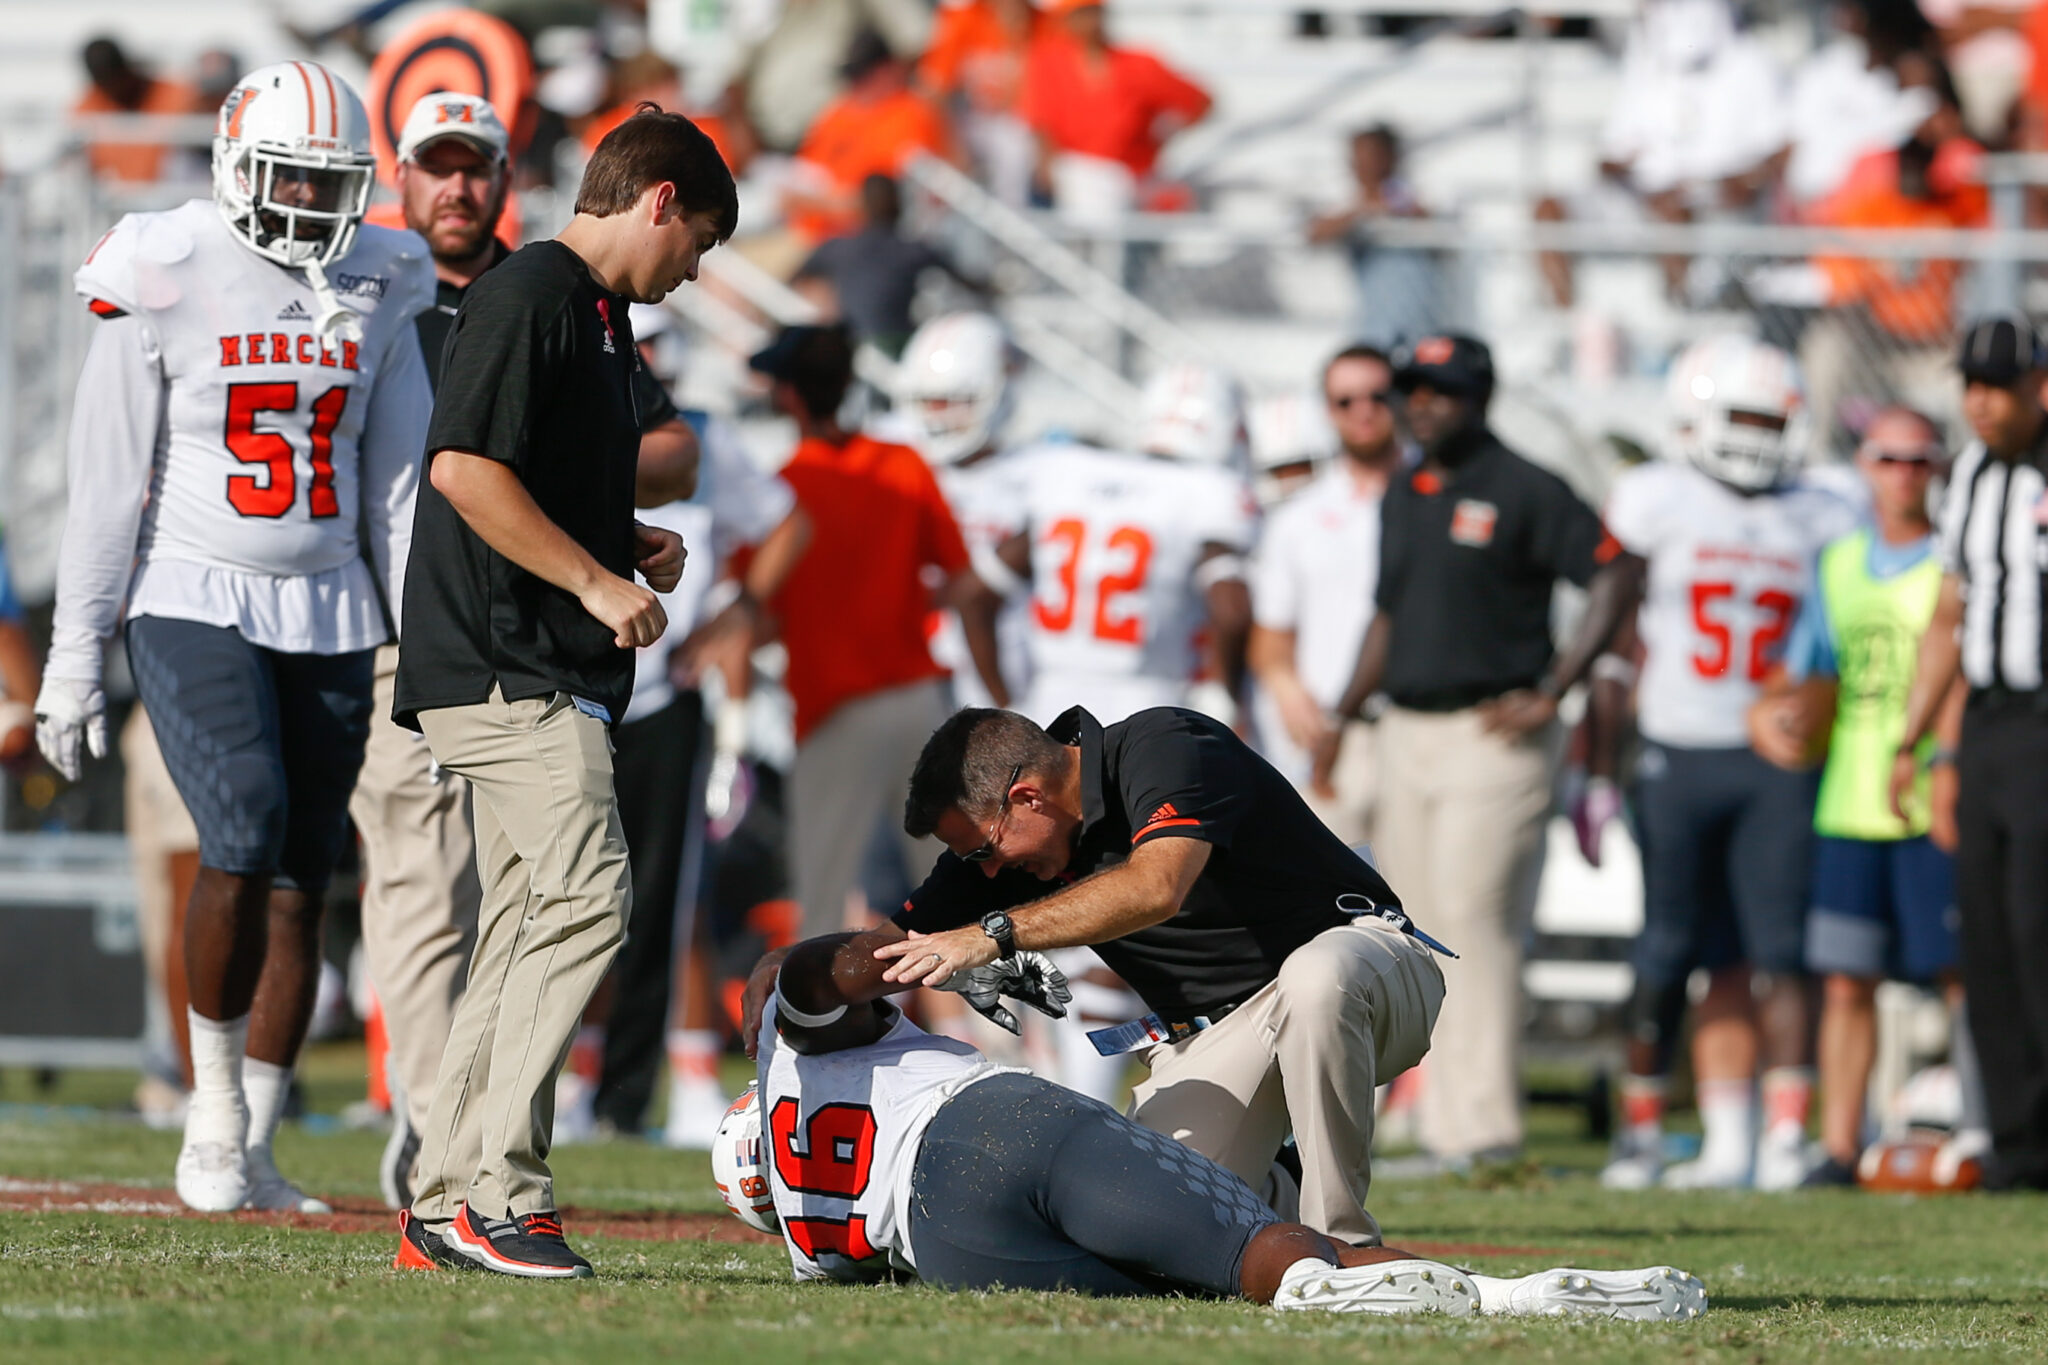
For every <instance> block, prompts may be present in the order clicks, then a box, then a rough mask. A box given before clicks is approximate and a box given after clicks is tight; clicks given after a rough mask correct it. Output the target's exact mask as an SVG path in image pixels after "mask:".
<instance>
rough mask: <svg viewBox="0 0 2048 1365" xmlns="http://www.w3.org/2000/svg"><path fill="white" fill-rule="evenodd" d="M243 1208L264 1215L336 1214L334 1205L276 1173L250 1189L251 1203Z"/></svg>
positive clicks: (259, 1181)
mask: <svg viewBox="0 0 2048 1365" xmlns="http://www.w3.org/2000/svg"><path fill="white" fill-rule="evenodd" d="M243 1207H244V1208H250V1209H255V1210H257V1211H259V1212H262V1213H333V1212H334V1206H333V1205H332V1204H329V1203H328V1202H327V1201H326V1200H324V1199H316V1198H315V1197H314V1196H312V1195H310V1194H307V1193H306V1192H305V1191H304V1190H302V1189H300V1188H299V1187H298V1186H297V1185H294V1184H292V1182H291V1181H289V1180H286V1179H285V1178H284V1177H283V1176H281V1175H278V1174H277V1173H276V1172H274V1171H273V1172H272V1173H271V1174H270V1175H269V1176H268V1177H267V1178H264V1179H260V1180H258V1181H257V1182H256V1183H255V1184H253V1185H251V1186H250V1187H249V1201H248V1203H246V1204H244V1205H243Z"/></svg>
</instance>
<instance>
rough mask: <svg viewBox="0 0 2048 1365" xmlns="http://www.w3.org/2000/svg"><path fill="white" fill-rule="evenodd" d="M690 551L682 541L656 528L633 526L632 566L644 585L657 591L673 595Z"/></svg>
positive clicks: (637, 524) (679, 537) (638, 523)
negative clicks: (643, 580) (636, 569)
mask: <svg viewBox="0 0 2048 1365" xmlns="http://www.w3.org/2000/svg"><path fill="white" fill-rule="evenodd" d="M688 555H689V551H688V550H686V549H684V548H683V538H682V537H681V536H679V535H677V534H676V533H675V532H674V531H667V530H663V529H662V528H661V527H659V526H646V525H642V524H641V523H640V522H637V521H636V522H634V523H633V563H634V566H635V567H636V568H638V569H639V570H640V576H641V577H642V578H644V579H646V580H647V586H648V587H650V588H652V589H654V590H655V591H656V592H673V591H675V586H676V584H677V583H680V582H681V581H682V578H683V560H684V559H685V558H686V557H687V556H688Z"/></svg>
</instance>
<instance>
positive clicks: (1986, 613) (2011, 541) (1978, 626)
mask: <svg viewBox="0 0 2048 1365" xmlns="http://www.w3.org/2000/svg"><path fill="white" fill-rule="evenodd" d="M1958 363H1959V367H1960V368H1961V370H1962V375H1963V384H1964V390H1963V413H1964V415H1965V416H1966V417H1967V418H1968V420H1969V423H1970V426H1971V427H1972V428H1973V429H1974V430H1975V432H1976V434H1977V439H1976V440H1974V441H1972V442H1971V443H1970V445H1969V446H1968V448H1967V449H1965V450H1964V451H1963V453H1962V455H1961V457H1960V458H1958V459H1957V461H1956V463H1955V469H1954V472H1953V474H1952V476H1951V479H1950V483H1949V489H1948V496H1947V501H1946V503H1945V504H1944V505H1943V508H1942V513H1941V525H1940V531H1941V555H1942V561H1943V569H1944V573H1943V576H1942V581H1941V597H1940V599H1939V602H1938V603H1937V605H1936V607H1935V615H1934V623H1933V625H1932V627H1931V628H1930V629H1929V630H1928V631H1927V633H1926V634H1925V635H1923V636H1922V637H1921V640H1920V657H1919V663H1918V667H1917V668H1916V670H1915V673H1914V678H1913V690H1912V693H1911V697H1910V700H1909V702H1908V705H1907V716H1906V734H1905V738H1904V741H1903V742H1902V743H1901V744H1900V746H1899V750H1898V754H1897V756H1896V757H1895V758H1894V760H1893V768H1892V779H1891V787H1892V804H1893V806H1894V808H1895V809H1896V808H1897V807H1898V806H1899V805H1900V803H1901V802H1902V801H1903V800H1904V799H1905V795H1906V793H1907V792H1909V791H1910V790H1911V789H1912V784H1913V779H1914V776H1915V768H1916V763H1917V760H1916V759H1915V757H1914V753H1913V749H1914V746H1915V745H1916V744H1918V742H1919V741H1920V739H1921V738H1922V737H1923V736H1924V735H1926V734H1927V733H1928V731H1929V729H1930V727H1931V726H1932V725H1933V723H1934V719H1935V716H1936V714H1937V713H1938V711H1939V709H1940V706H1941V701H1942V698H1943V697H1944V696H1945V695H1946V694H1947V693H1948V691H1949V688H1950V687H1951V686H1953V685H1954V683H1955V680H1956V676H1957V674H1958V673H1960V674H1961V675H1962V677H1963V679H1964V681H1965V682H1966V683H1967V684H1968V686H1969V704H1968V706H1967V708H1966V709H1965V711H1964V715H1963V735H1962V743H1961V746H1960V748H1959V750H1958V752H1957V753H1955V754H1942V753H1939V752H1937V754H1936V755H1935V758H1934V761H1935V762H1936V763H1941V762H1953V763H1955V764H1956V765H1957V777H1958V782H1957V784H1956V787H1957V788H1959V789H1960V790H1959V795H1958V796H1957V798H1956V822H1957V825H1958V829H1959V833H1960V840H1961V842H1960V844H1959V846H1958V848H1957V850H1956V900H1957V905H1958V907H1959V909H1960V910H1961V912H1962V950H1963V985H1964V988H1965V991H1966V993H1967V995H1968V997H1969V1018H1970V1033H1971V1036H1972V1038H1973V1039H1974V1040H1975V1042H1976V1044H1977V1051H1978V1055H1979V1058H1980V1061H1981V1062H1982V1065H1983V1071H1984V1091H1985V1097H1986V1101H1987V1108H1988V1110H1989V1117H1990V1121H1991V1143H1992V1159H1991V1160H1990V1162H1988V1163H1987V1165H1986V1170H1985V1185H1986V1186H1987V1187H1988V1188H1993V1189H2013V1188H2033V1189H2044V1188H2048V685H2044V679H2043V660H2044V657H2048V634H2044V631H2043V629H2042V600H2043V597H2044V592H2048V413H2044V412H2043V410H2042V385H2043V383H2044V381H2048V349H2044V347H2043V344H2042V339H2041V337H2040V335H2039V334H2038V333H2037V332H2036V331H2035V330H2034V328H2033V326H2032V324H2030V323H2029V322H2028V321H2027V320H2026V319H2025V318H2023V317H2019V316H2010V317H1998V318H1992V319H1989V320H1987V321H1983V322H1979V323H1977V324H1976V325H1975V326H1973V327H1971V328H1970V330H1969V333H1968V334H1967V335H1966V336H1965V337H1964V338H1963V347H1962V355H1961V357H1960V359H1959V362H1958ZM1937 789H1939V787H1938V788H1937Z"/></svg>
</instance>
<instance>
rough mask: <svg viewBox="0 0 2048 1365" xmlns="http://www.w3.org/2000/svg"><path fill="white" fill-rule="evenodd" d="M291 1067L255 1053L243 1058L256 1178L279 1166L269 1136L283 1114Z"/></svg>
mask: <svg viewBox="0 0 2048 1365" xmlns="http://www.w3.org/2000/svg"><path fill="white" fill-rule="evenodd" d="M291 1084H292V1069H291V1068H290V1067H288V1066H279V1065H278V1064H277V1063H275V1062H259V1061H257V1060H256V1059H255V1058H254V1057H248V1058H245V1059H243V1062H242V1094H243V1096H244V1098H245V1099H246V1100H247V1101H248V1104H249V1141H248V1147H247V1150H248V1153H249V1167H250V1175H251V1178H252V1179H253V1178H254V1177H255V1176H256V1175H257V1174H259V1173H260V1174H264V1175H269V1174H273V1173H275V1172H276V1170H277V1163H276V1161H275V1160H273V1159H272V1157H271V1154H270V1140H271V1138H273V1137H275V1136H276V1135H277V1125H278V1123H279V1121H281V1120H282V1119H283V1118H284V1101H285V1093H286V1092H287V1091H289V1090H290V1089H291Z"/></svg>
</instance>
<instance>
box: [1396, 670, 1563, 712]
mask: <svg viewBox="0 0 2048 1365" xmlns="http://www.w3.org/2000/svg"><path fill="white" fill-rule="evenodd" d="M1535 685H1536V680H1535V679H1534V678H1531V679H1530V680H1529V681H1527V682H1511V683H1504V684H1503V683H1472V684H1469V685H1467V686H1465V687H1432V688H1429V689H1427V690H1425V691H1421V692H1389V693H1388V694H1387V700H1388V701H1390V702H1392V703H1394V705H1396V706H1398V707H1400V708H1401V709H1402V710H1403V711H1429V712H1434V713H1436V714H1442V713H1444V712H1448V711H1469V710H1471V709H1472V708H1473V707H1475V706H1479V705H1481V704H1483V703H1485V702H1490V701H1492V700H1493V699H1494V698H1495V697H1504V696H1506V695H1507V694H1508V693H1510V692H1520V691H1522V690H1524V689H1525V688H1531V687H1534V686H1535Z"/></svg>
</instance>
